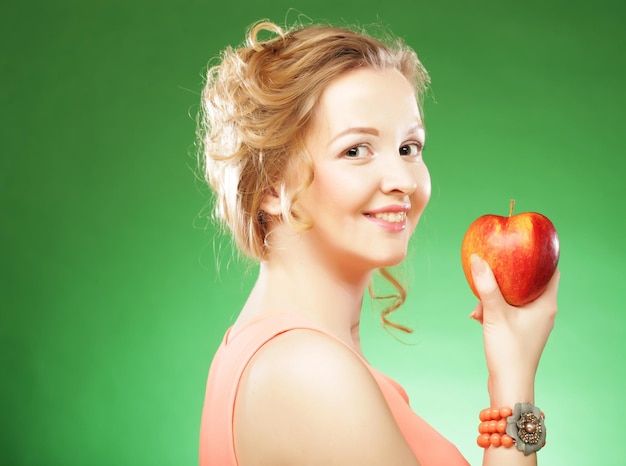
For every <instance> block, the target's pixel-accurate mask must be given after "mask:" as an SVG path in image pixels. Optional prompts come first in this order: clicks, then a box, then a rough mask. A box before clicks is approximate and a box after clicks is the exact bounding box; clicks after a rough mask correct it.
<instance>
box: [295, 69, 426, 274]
mask: <svg viewBox="0 0 626 466" xmlns="http://www.w3.org/2000/svg"><path fill="white" fill-rule="evenodd" d="M424 142H425V133H424V127H423V125H422V120H421V118H420V114H419V109H418V106H417V102H416V99H415V93H414V91H413V87H412V86H411V84H410V83H409V82H408V81H407V80H406V78H405V77H404V76H403V75H402V74H401V73H400V72H399V71H397V70H385V71H381V70H374V69H370V68H360V69H357V70H354V71H350V72H348V73H345V74H343V75H341V76H339V77H338V78H337V79H335V80H334V81H332V82H331V83H330V84H329V86H328V87H327V88H326V89H325V91H324V93H323V94H322V96H321V99H320V101H319V103H318V106H317V108H316V111H315V114H314V116H313V120H312V122H311V127H310V130H309V131H308V133H307V135H306V138H305V144H306V148H307V150H308V151H309V153H310V155H311V158H312V160H313V171H314V174H315V177H314V180H313V183H312V184H311V186H310V187H309V188H308V189H307V190H306V191H305V192H304V193H303V195H302V196H301V197H300V198H299V200H298V207H299V208H300V209H302V210H303V211H304V212H305V214H306V215H307V216H308V217H309V218H311V219H312V221H313V228H312V229H310V230H308V231H306V232H305V233H304V237H306V241H307V242H309V244H312V245H314V247H315V248H317V250H318V252H319V254H320V255H324V256H325V257H327V258H329V259H331V260H335V261H339V262H340V263H341V264H343V265H344V266H347V267H359V268H363V267H365V268H369V269H372V268H377V267H382V266H389V265H393V264H397V263H398V262H400V261H401V260H402V259H403V258H404V257H405V256H406V252H407V247H408V242H409V239H410V237H411V234H412V233H413V230H414V229H415V227H416V225H417V222H418V220H419V217H420V215H421V213H422V212H423V210H424V207H425V206H426V204H427V203H428V199H429V198H430V188H431V186H430V176H429V173H428V169H427V168H426V165H425V164H424V161H423V159H422V149H423V146H424ZM303 239H304V238H303Z"/></svg>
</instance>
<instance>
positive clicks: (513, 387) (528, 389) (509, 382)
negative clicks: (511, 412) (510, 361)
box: [488, 375, 535, 406]
mask: <svg viewBox="0 0 626 466" xmlns="http://www.w3.org/2000/svg"><path fill="white" fill-rule="evenodd" d="M488 391H489V401H490V404H491V406H513V405H515V404H516V403H532V404H534V403H535V378H534V377H518V376H515V375H510V376H507V377H496V376H494V375H489V381H488Z"/></svg>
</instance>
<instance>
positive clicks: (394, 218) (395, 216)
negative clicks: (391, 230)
mask: <svg viewBox="0 0 626 466" xmlns="http://www.w3.org/2000/svg"><path fill="white" fill-rule="evenodd" d="M372 217H374V218H379V219H381V220H384V221H385V222H389V223H400V222H404V219H406V212H381V213H379V214H373V215H372Z"/></svg>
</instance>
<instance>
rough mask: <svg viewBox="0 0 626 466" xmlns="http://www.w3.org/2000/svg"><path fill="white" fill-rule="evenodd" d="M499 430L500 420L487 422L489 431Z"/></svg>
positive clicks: (491, 432)
mask: <svg viewBox="0 0 626 466" xmlns="http://www.w3.org/2000/svg"><path fill="white" fill-rule="evenodd" d="M497 430H498V421H489V422H488V423H487V432H489V433H490V434H493V433H494V432H496V431H497Z"/></svg>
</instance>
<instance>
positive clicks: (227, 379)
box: [200, 314, 469, 466]
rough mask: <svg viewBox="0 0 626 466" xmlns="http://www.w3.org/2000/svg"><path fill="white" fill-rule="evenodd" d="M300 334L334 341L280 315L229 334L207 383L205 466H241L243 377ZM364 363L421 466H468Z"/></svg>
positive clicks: (202, 455) (397, 388) (399, 391)
mask: <svg viewBox="0 0 626 466" xmlns="http://www.w3.org/2000/svg"><path fill="white" fill-rule="evenodd" d="M295 329H308V330H313V331H317V332H320V333H323V334H325V335H328V336H330V337H331V338H335V337H333V336H332V335H329V334H328V333H327V332H326V331H324V330H322V329H320V328H319V327H317V326H315V325H314V324H312V323H311V322H309V321H308V320H306V319H304V318H302V317H298V316H296V315H292V314H277V315H273V316H270V317H266V318H263V319H260V320H256V321H253V322H251V323H249V324H248V325H246V326H245V327H243V328H242V329H241V330H240V331H239V332H238V333H237V334H235V335H233V336H232V338H230V339H229V334H230V330H229V331H228V332H226V335H225V337H224V340H223V342H222V344H221V345H220V347H219V349H218V350H217V353H216V354H215V357H214V359H213V362H212V363H211V369H210V371H209V378H208V381H207V387H206V396H205V401H204V409H203V412H202V424H201V428H200V466H213V465H214V466H236V465H237V464H238V463H237V457H236V454H235V447H234V438H233V435H234V434H233V415H234V408H235V398H236V396H237V390H238V388H239V382H240V380H241V376H242V374H243V372H244V370H245V368H246V366H247V365H248V363H249V362H250V360H251V359H252V357H253V356H254V354H255V353H256V352H257V351H258V350H259V349H260V348H261V347H262V346H263V345H264V344H265V343H267V342H268V341H270V340H271V339H272V338H274V337H276V336H277V335H280V334H281V333H284V332H288V331H290V330H295ZM335 339H336V338H335ZM337 341H340V340H337ZM342 343H343V342H342ZM346 347H347V345H346ZM359 357H360V358H361V359H362V360H363V362H364V364H365V365H366V366H367V368H368V369H369V371H370V372H371V374H372V375H373V376H374V378H375V379H376V382H377V383H378V386H379V387H380V390H381V392H382V394H383V396H384V398H385V400H386V401H387V404H388V406H389V410H390V411H391V413H392V414H393V417H394V418H395V420H396V422H397V424H398V426H399V428H400V430H401V432H402V434H403V435H404V438H405V439H406V441H407V443H408V444H409V446H410V447H411V450H412V451H413V454H414V455H415V457H416V458H417V459H418V461H419V462H420V464H421V466H434V465H438V466H439V465H443V464H445V465H446V466H460V465H463V466H469V463H468V462H467V461H466V460H465V459H464V458H463V456H462V455H461V453H460V452H459V451H458V449H457V448H456V447H455V446H454V445H453V444H452V443H450V442H449V441H448V440H446V439H445V438H444V437H443V436H442V435H441V434H439V433H438V432H437V431H436V430H435V429H433V428H432V427H431V426H430V425H428V424H427V423H426V422H425V421H424V420H423V419H422V418H420V417H419V416H418V415H417V414H415V413H414V412H413V410H412V409H411V407H410V406H409V399H408V396H407V394H406V392H405V391H404V389H403V388H402V387H401V386H400V385H399V384H398V383H397V382H395V381H394V380H392V379H390V378H389V377H387V376H385V375H383V374H381V373H380V372H378V371H377V370H375V369H374V368H372V367H371V366H370V365H369V364H368V363H367V361H365V360H364V359H363V358H362V357H361V356H360V355H359Z"/></svg>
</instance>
